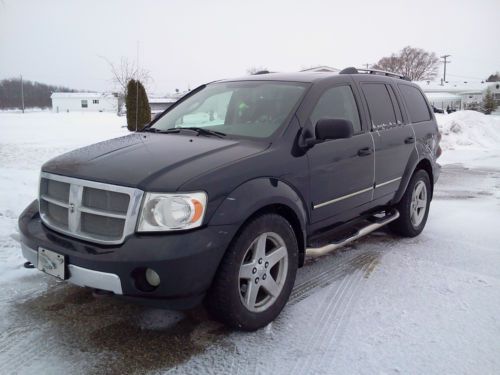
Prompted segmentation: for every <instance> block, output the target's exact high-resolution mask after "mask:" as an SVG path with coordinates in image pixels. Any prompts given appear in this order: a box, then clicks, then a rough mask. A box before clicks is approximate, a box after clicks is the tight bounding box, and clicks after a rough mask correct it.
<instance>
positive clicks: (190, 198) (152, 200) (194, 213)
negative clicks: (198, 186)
mask: <svg viewBox="0 0 500 375" xmlns="http://www.w3.org/2000/svg"><path fill="white" fill-rule="evenodd" d="M206 205H207V195H206V194H205V193H203V192H199V193H188V194H162V193H146V197H145V199H144V204H143V205H142V212H141V216H140V219H139V225H138V227H137V230H138V231H139V232H157V231H170V230H180V229H191V228H196V227H199V226H200V225H201V223H202V222H203V216H204V215H205V208H206Z"/></svg>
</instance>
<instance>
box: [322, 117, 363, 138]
mask: <svg viewBox="0 0 500 375" xmlns="http://www.w3.org/2000/svg"><path fill="white" fill-rule="evenodd" d="M353 134H354V128H353V126H352V122H351V121H349V120H344V119H331V118H324V119H321V120H318V122H317V123H316V127H315V135H316V140H318V141H326V140H328V139H341V138H351V137H352V136H353Z"/></svg>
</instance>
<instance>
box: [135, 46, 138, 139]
mask: <svg viewBox="0 0 500 375" xmlns="http://www.w3.org/2000/svg"><path fill="white" fill-rule="evenodd" d="M138 116H139V41H137V70H136V71H135V131H137V128H138V125H137V122H138Z"/></svg>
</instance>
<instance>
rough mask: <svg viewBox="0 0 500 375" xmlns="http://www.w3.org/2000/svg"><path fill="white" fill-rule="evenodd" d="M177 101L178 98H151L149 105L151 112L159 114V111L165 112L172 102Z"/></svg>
mask: <svg viewBox="0 0 500 375" xmlns="http://www.w3.org/2000/svg"><path fill="white" fill-rule="evenodd" d="M176 101H177V98H172V97H170V98H158V97H156V98H149V106H150V107H151V114H152V115H153V116H154V115H157V114H158V113H161V112H163V111H164V110H166V109H167V108H168V107H170V106H171V105H172V104H174V103H175V102H176Z"/></svg>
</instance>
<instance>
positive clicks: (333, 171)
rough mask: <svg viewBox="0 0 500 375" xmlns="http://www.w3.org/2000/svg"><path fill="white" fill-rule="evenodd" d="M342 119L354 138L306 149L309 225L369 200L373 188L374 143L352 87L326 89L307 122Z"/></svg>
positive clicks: (339, 86) (314, 122)
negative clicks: (352, 131) (350, 128)
mask: <svg viewBox="0 0 500 375" xmlns="http://www.w3.org/2000/svg"><path fill="white" fill-rule="evenodd" d="M325 118H330V119H345V120H349V121H351V122H352V124H353V128H354V135H353V136H352V137H351V138H347V139H336V140H329V141H325V142H322V143H319V144H316V145H315V146H314V147H312V148H311V149H309V151H308V153H307V156H308V159H309V165H310V184H311V198H312V206H313V210H312V214H311V219H312V222H319V221H322V220H326V219H332V218H334V217H335V216H337V215H339V214H341V213H344V212H346V211H347V212H350V211H352V208H354V207H358V206H361V205H363V204H365V203H367V202H369V201H370V200H371V195H372V188H373V161H374V159H373V158H374V155H373V143H372V140H371V136H370V134H369V133H368V132H367V131H365V130H364V129H363V127H362V125H361V124H362V123H361V118H360V114H359V110H358V105H357V102H356V98H355V95H354V92H353V89H352V86H351V84H348V83H345V84H336V85H334V86H330V87H327V88H326V89H325V90H324V92H323V93H322V94H321V95H320V96H319V99H318V100H317V102H316V103H315V105H314V107H313V109H312V112H311V113H310V115H309V119H308V121H309V122H310V123H311V124H316V123H317V122H318V120H320V119H325Z"/></svg>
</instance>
